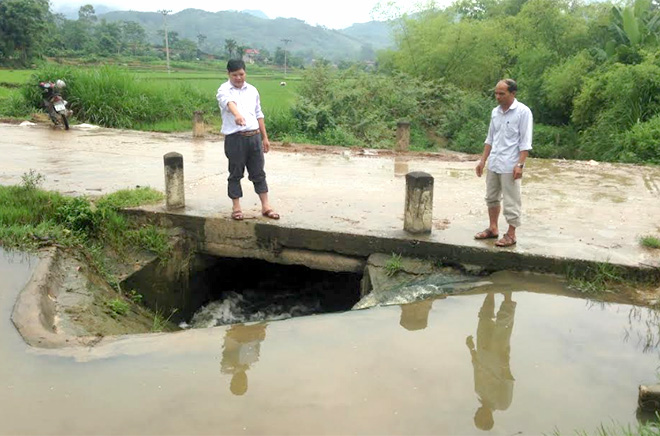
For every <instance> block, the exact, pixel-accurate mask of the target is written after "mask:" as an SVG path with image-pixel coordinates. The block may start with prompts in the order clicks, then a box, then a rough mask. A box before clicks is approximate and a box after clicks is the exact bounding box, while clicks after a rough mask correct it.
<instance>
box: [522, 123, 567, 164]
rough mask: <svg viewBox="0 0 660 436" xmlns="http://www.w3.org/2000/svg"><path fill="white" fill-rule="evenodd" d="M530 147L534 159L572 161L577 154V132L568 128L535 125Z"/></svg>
mask: <svg viewBox="0 0 660 436" xmlns="http://www.w3.org/2000/svg"><path fill="white" fill-rule="evenodd" d="M532 146H533V149H532V155H533V156H534V157H543V158H564V159H574V158H575V156H576V155H577V153H578V149H577V147H578V136H577V132H575V130H574V129H573V128H572V127H570V126H545V125H543V124H536V125H534V134H533V139H532Z"/></svg>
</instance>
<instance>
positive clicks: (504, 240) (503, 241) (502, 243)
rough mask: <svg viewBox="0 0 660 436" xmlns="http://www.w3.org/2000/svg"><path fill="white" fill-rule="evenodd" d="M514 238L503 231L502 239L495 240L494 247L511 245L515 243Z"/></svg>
mask: <svg viewBox="0 0 660 436" xmlns="http://www.w3.org/2000/svg"><path fill="white" fill-rule="evenodd" d="M516 242H517V241H516V240H515V239H513V238H512V237H511V236H509V234H508V233H505V234H504V236H502V239H500V240H499V241H497V242H496V243H495V246H496V247H511V246H512V245H516Z"/></svg>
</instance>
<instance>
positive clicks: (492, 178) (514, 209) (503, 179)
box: [486, 170, 522, 227]
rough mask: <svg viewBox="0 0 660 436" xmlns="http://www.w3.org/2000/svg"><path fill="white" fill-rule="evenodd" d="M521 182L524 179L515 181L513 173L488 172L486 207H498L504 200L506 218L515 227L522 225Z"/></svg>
mask: <svg viewBox="0 0 660 436" xmlns="http://www.w3.org/2000/svg"><path fill="white" fill-rule="evenodd" d="M521 182H522V179H518V180H513V173H505V174H498V173H494V172H492V171H490V170H486V205H487V206H488V207H489V208H490V207H497V206H499V205H500V202H501V201H502V199H504V205H503V206H504V207H503V208H502V209H503V212H504V218H505V219H506V222H507V223H508V224H509V225H512V226H513V227H520V225H521V224H522V220H521V215H522V202H521V199H520V197H521V184H522V183H521Z"/></svg>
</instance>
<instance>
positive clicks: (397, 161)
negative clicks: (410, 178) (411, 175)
mask: <svg viewBox="0 0 660 436" xmlns="http://www.w3.org/2000/svg"><path fill="white" fill-rule="evenodd" d="M406 174H408V160H407V159H405V158H402V157H399V156H395V157H394V175H395V176H398V177H402V176H405V175H406Z"/></svg>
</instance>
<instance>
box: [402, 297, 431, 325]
mask: <svg viewBox="0 0 660 436" xmlns="http://www.w3.org/2000/svg"><path fill="white" fill-rule="evenodd" d="M432 307H433V300H423V301H418V302H416V303H409V304H402V305H401V319H400V321H399V324H400V325H401V327H403V328H404V329H406V330H410V331H415V330H424V329H425V328H426V327H427V326H428V322H429V312H430V311H431V308H432Z"/></svg>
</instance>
